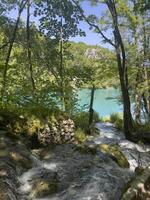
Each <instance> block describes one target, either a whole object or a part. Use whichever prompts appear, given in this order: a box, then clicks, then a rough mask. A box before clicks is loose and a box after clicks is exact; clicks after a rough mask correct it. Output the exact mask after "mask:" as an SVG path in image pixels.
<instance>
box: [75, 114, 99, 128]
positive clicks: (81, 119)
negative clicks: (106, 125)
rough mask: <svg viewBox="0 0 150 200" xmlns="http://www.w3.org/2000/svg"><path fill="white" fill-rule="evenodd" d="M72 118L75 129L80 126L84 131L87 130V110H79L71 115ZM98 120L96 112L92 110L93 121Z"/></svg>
mask: <svg viewBox="0 0 150 200" xmlns="http://www.w3.org/2000/svg"><path fill="white" fill-rule="evenodd" d="M73 120H74V123H75V126H76V129H78V128H80V129H82V130H83V131H84V132H87V131H88V128H89V113H88V112H80V113H77V114H76V115H74V116H73ZM96 122H99V115H98V113H96V112H94V115H93V123H96Z"/></svg>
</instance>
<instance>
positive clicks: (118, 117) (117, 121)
mask: <svg viewBox="0 0 150 200" xmlns="http://www.w3.org/2000/svg"><path fill="white" fill-rule="evenodd" d="M110 122H111V123H113V124H114V125H115V127H116V128H117V129H118V130H123V115H122V113H112V114H111V115H110Z"/></svg>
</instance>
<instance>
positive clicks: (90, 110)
mask: <svg viewBox="0 0 150 200" xmlns="http://www.w3.org/2000/svg"><path fill="white" fill-rule="evenodd" d="M94 93H95V86H94V85H93V87H92V88H91V99H90V108H89V130H88V132H89V134H91V130H90V127H91V125H92V123H93V114H94V110H93V103H94Z"/></svg>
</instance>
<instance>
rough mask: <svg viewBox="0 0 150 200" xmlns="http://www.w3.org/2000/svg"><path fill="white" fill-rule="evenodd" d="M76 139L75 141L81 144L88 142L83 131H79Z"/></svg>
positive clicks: (76, 133)
mask: <svg viewBox="0 0 150 200" xmlns="http://www.w3.org/2000/svg"><path fill="white" fill-rule="evenodd" d="M74 137H75V140H76V141H77V142H79V143H83V142H85V141H86V140H87V136H86V135H85V133H84V132H83V130H82V129H77V130H76V132H75V135H74Z"/></svg>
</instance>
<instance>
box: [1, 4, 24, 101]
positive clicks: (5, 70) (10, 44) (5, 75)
mask: <svg viewBox="0 0 150 200" xmlns="http://www.w3.org/2000/svg"><path fill="white" fill-rule="evenodd" d="M26 3H27V0H22V1H21V2H18V4H19V11H18V17H17V20H16V23H15V27H14V30H13V33H12V37H11V39H10V41H9V47H8V52H7V55H6V61H5V64H4V71H3V82H2V89H1V98H2V100H4V97H6V83H7V70H8V64H9V59H10V56H11V51H12V48H13V44H14V41H15V37H16V32H17V29H18V25H19V21H20V16H21V13H22V12H23V10H24V8H25V6H26Z"/></svg>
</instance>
